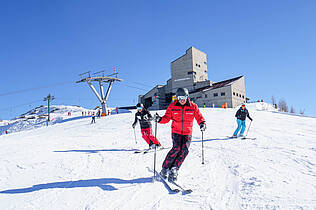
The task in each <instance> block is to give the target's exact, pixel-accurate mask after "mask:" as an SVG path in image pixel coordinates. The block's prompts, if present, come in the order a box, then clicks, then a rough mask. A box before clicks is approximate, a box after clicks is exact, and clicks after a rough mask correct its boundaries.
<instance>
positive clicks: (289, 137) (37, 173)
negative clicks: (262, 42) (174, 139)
mask: <svg viewBox="0 0 316 210" xmlns="http://www.w3.org/2000/svg"><path fill="white" fill-rule="evenodd" d="M253 106H256V105H253ZM249 110H250V115H251V117H252V118H253V119H254V121H253V123H252V125H251V128H250V130H249V134H248V136H250V137H256V138H257V139H256V140H241V139H227V138H226V136H230V135H232V133H233V131H234V129H235V127H236V122H235V118H234V115H235V112H236V109H226V110H225V109H210V108H205V109H201V112H202V114H203V115H204V117H205V118H206V120H207V127H208V129H207V131H206V132H205V133H204V150H205V164H204V165H202V164H201V132H200V131H199V128H198V126H197V124H196V123H195V124H194V132H193V140H192V144H191V147H190V153H189V154H188V156H187V159H186V160H185V162H184V164H183V165H182V167H181V169H180V171H179V177H178V178H179V180H178V181H179V183H182V184H183V185H184V186H185V187H187V188H191V189H192V190H193V192H192V193H191V194H188V195H181V194H169V192H168V190H167V189H166V188H165V187H164V185H163V184H162V183H160V182H154V183H153V182H152V175H153V174H152V173H151V172H150V171H149V170H148V168H150V169H151V168H153V158H154V155H153V153H148V154H134V152H133V151H134V150H135V149H137V148H146V147H147V146H146V144H145V141H144V140H142V139H141V135H140V131H139V127H137V129H136V135H137V144H136V143H135V139H134V132H133V129H132V128H131V124H132V122H133V120H134V115H133V113H127V114H121V115H112V116H108V117H104V118H101V119H97V122H96V124H92V125H91V124H90V119H77V120H73V121H66V122H64V123H58V124H55V125H52V126H49V127H41V128H38V129H32V130H26V131H21V132H17V133H12V134H8V135H2V136H0V148H1V150H0V164H1V167H0V209H225V210H226V209H315V208H316V198H315V194H316V184H315V183H316V129H315V125H316V119H315V118H307V117H299V116H291V115H284V114H278V113H274V112H270V111H262V109H261V110H260V109H259V110H257V108H253V107H251V106H250V105H249ZM159 113H160V114H163V113H164V111H159ZM248 123H249V122H247V124H248ZM248 125H249V124H248ZM157 130H158V134H157V138H158V139H159V140H160V141H161V143H162V144H163V145H164V146H166V147H167V146H171V139H170V138H171V137H170V136H171V135H170V124H166V125H160V124H159V125H158V129H157ZM167 152H168V150H162V151H159V152H158V153H157V168H158V170H160V168H161V164H162V161H163V159H164V157H165V155H166V154H167Z"/></svg>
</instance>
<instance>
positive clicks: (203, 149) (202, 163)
mask: <svg viewBox="0 0 316 210" xmlns="http://www.w3.org/2000/svg"><path fill="white" fill-rule="evenodd" d="M203 142H204V140H203V131H202V164H204V144H203Z"/></svg>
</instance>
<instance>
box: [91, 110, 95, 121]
mask: <svg viewBox="0 0 316 210" xmlns="http://www.w3.org/2000/svg"><path fill="white" fill-rule="evenodd" d="M91 118H92V120H91V124H92V123H95V114H94V112H92V115H91Z"/></svg>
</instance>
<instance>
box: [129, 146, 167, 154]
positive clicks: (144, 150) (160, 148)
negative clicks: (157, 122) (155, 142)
mask: <svg viewBox="0 0 316 210" xmlns="http://www.w3.org/2000/svg"><path fill="white" fill-rule="evenodd" d="M169 148H170V147H159V148H157V149H156V151H160V150H164V149H169ZM154 151H155V149H152V148H148V149H143V150H136V151H134V153H137V154H138V153H142V154H146V153H149V152H154Z"/></svg>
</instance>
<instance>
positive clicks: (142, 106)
mask: <svg viewBox="0 0 316 210" xmlns="http://www.w3.org/2000/svg"><path fill="white" fill-rule="evenodd" d="M136 108H144V105H143V104H142V103H138V104H137V105H136Z"/></svg>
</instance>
